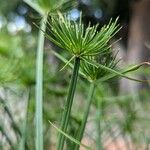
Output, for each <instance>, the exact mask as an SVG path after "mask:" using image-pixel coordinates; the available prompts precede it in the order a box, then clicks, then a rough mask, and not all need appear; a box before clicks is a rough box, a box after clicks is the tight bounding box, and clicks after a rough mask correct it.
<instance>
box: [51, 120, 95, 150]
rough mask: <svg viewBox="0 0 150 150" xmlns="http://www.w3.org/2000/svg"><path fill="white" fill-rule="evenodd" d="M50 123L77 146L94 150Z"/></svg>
mask: <svg viewBox="0 0 150 150" xmlns="http://www.w3.org/2000/svg"><path fill="white" fill-rule="evenodd" d="M49 123H50V124H51V125H52V126H53V127H54V128H55V129H56V130H57V131H58V132H59V133H61V134H63V135H64V136H65V137H66V138H68V139H69V140H70V141H72V142H74V143H75V144H77V145H81V146H82V147H84V148H85V149H87V150H92V149H91V148H90V147H88V146H86V145H85V144H82V143H80V142H79V141H78V140H76V139H74V138H73V137H71V136H70V135H68V134H66V133H64V132H63V131H62V130H61V129H59V128H58V127H56V126H55V125H54V124H53V123H52V122H50V121H49Z"/></svg>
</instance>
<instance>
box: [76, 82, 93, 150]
mask: <svg viewBox="0 0 150 150" xmlns="http://www.w3.org/2000/svg"><path fill="white" fill-rule="evenodd" d="M94 91H95V84H94V83H93V82H92V83H91V85H90V90H89V95H88V101H87V105H86V107H85V112H84V116H83V120H82V123H81V127H80V129H79V132H78V134H77V137H76V139H77V140H78V141H79V142H81V140H82V137H83V134H84V130H85V126H86V122H87V118H88V115H89V111H90V106H91V103H92V99H93V95H94ZM79 148H80V146H79V145H76V146H75V150H79Z"/></svg>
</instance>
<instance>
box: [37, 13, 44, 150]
mask: <svg viewBox="0 0 150 150" xmlns="http://www.w3.org/2000/svg"><path fill="white" fill-rule="evenodd" d="M46 19H47V16H46V15H45V16H43V18H42V20H41V25H40V28H41V30H40V31H39V36H38V47H37V58H36V87H35V94H36V114H35V116H36V150H43V51H44V33H43V31H45V30H46Z"/></svg>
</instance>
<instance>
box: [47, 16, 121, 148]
mask: <svg viewBox="0 0 150 150" xmlns="http://www.w3.org/2000/svg"><path fill="white" fill-rule="evenodd" d="M47 24H48V25H49V27H48V30H49V32H50V34H46V36H47V38H48V39H50V40H51V41H52V42H54V43H55V44H56V45H57V46H59V47H60V48H62V49H64V50H67V51H68V52H69V53H70V55H72V57H71V59H70V60H69V61H68V62H67V63H66V65H67V64H69V63H70V62H71V61H72V60H74V67H73V72H72V77H71V81H70V85H69V90H68V95H67V100H66V102H65V105H64V113H63V116H62V121H61V127H60V129H61V130H62V131H63V132H64V133H66V132H67V126H68V123H69V117H70V112H71V107H72V103H73V98H74V94H75V89H76V84H77V77H78V71H79V66H80V62H86V63H88V64H91V65H92V66H95V64H94V63H93V62H92V61H91V60H90V57H92V56H95V55H99V54H101V55H102V54H107V53H110V52H109V49H110V45H109V44H108V43H109V41H110V39H111V38H112V37H113V36H114V35H115V34H116V33H117V32H118V31H119V29H120V28H119V25H117V20H115V21H114V22H112V20H111V21H110V22H109V24H108V25H105V26H104V27H102V28H101V30H100V31H98V24H97V25H95V26H91V25H90V24H89V26H88V27H87V28H85V26H84V24H83V23H82V20H81V17H80V21H79V22H75V21H71V20H69V19H68V18H67V16H65V15H62V14H61V13H58V16H54V17H53V16H52V17H51V20H49V22H48V23H47ZM66 65H65V66H66ZM64 143H65V137H64V135H62V134H59V140H58V145H57V149H58V150H62V149H63V147H64Z"/></svg>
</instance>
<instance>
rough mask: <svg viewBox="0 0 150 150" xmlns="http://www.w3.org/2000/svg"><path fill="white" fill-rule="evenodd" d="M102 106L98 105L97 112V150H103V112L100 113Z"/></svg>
mask: <svg viewBox="0 0 150 150" xmlns="http://www.w3.org/2000/svg"><path fill="white" fill-rule="evenodd" d="M98 103H100V102H98ZM99 109H100V104H98V108H97V111H96V129H97V138H96V150H103V145H102V139H101V124H100V123H101V122H100V120H101V118H100V116H101V112H100V110H99Z"/></svg>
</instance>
